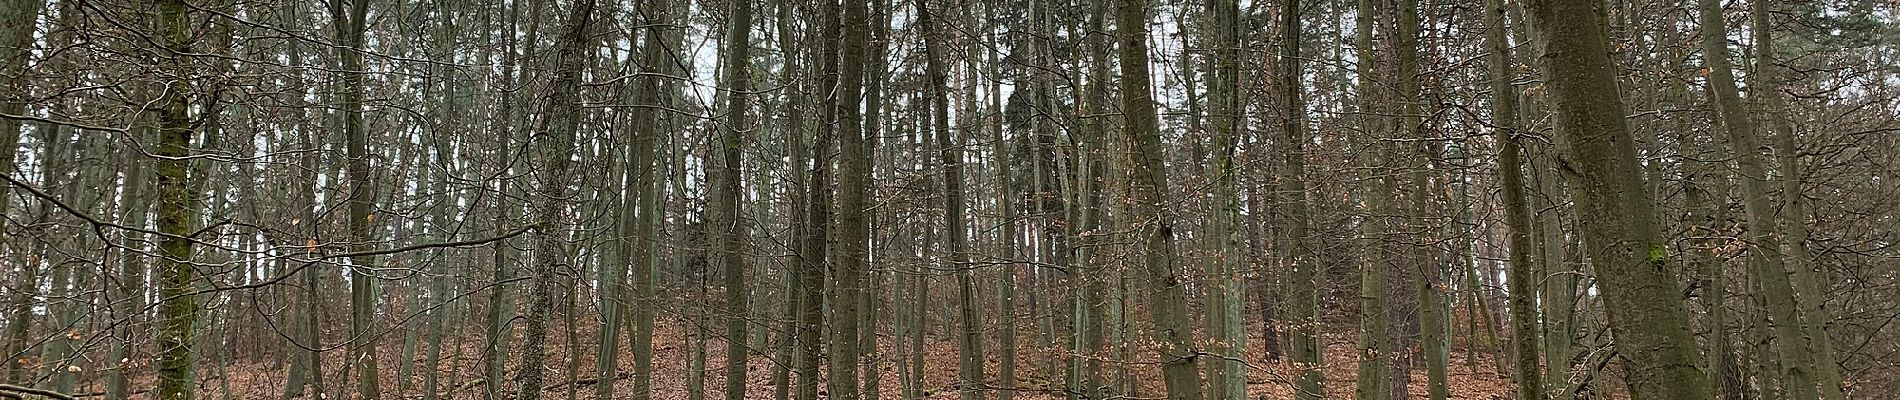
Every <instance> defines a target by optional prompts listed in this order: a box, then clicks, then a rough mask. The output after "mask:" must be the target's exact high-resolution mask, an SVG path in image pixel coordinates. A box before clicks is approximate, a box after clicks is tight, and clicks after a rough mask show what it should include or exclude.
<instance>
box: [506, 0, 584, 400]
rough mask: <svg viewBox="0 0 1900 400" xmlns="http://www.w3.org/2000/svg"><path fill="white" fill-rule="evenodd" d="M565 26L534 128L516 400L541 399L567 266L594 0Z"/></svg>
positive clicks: (577, 5)
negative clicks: (535, 177) (534, 176)
mask: <svg viewBox="0 0 1900 400" xmlns="http://www.w3.org/2000/svg"><path fill="white" fill-rule="evenodd" d="M569 12H570V13H571V14H569V16H568V20H567V29H566V31H565V32H563V34H562V36H561V39H560V40H561V44H560V46H561V47H560V50H559V52H558V54H556V55H555V58H554V60H553V65H554V69H553V71H552V74H553V75H552V76H551V77H550V79H549V81H548V86H547V93H546V94H545V95H543V98H542V99H541V100H540V101H539V102H538V103H539V107H540V108H541V109H540V110H538V113H539V114H540V117H539V118H538V119H539V122H538V123H537V124H536V129H535V130H534V131H535V132H536V133H537V134H538V135H537V136H542V137H541V138H540V141H541V149H539V150H540V151H539V152H538V153H539V154H538V155H539V157H538V158H540V162H541V163H542V168H543V173H542V174H541V175H540V176H539V180H540V182H539V183H540V186H541V187H540V192H541V193H540V195H541V198H542V204H540V205H539V207H538V209H537V210H536V213H537V215H536V216H535V220H536V224H537V225H538V226H536V227H535V230H534V231H535V237H536V239H537V243H536V244H535V251H534V252H535V254H534V259H535V270H534V276H533V281H534V286H533V293H532V294H531V295H530V297H529V301H531V303H529V305H528V319H527V326H526V330H525V332H524V333H523V335H524V338H523V343H522V354H521V365H522V366H523V367H522V368H521V372H520V374H519V377H518V378H517V380H518V382H519V383H520V387H519V388H518V390H519V394H517V395H516V398H517V399H519V400H536V399H540V398H541V380H542V378H541V375H542V372H541V371H542V370H543V368H542V365H543V362H544V361H546V344H547V319H548V314H550V313H552V312H553V309H554V296H555V293H554V290H555V285H556V283H557V282H556V281H555V280H556V279H557V277H558V276H559V275H557V271H558V270H559V269H560V268H562V266H563V265H564V264H566V263H567V262H568V261H567V256H566V251H565V244H564V243H563V242H564V241H565V238H564V236H565V235H564V234H563V232H564V231H565V230H566V229H565V228H566V224H565V223H563V222H562V218H561V215H562V214H563V213H564V211H565V210H566V209H567V201H568V200H566V199H567V197H568V196H567V193H568V188H567V186H568V181H567V179H568V176H567V170H568V164H569V162H568V159H569V158H570V157H571V156H572V154H573V153H574V135H575V131H576V130H578V129H579V127H580V122H581V115H580V110H581V109H580V101H581V100H580V97H579V94H578V93H577V92H578V91H579V89H580V75H581V68H582V67H583V66H584V65H586V63H587V60H586V57H587V54H588V52H587V51H586V48H587V46H589V45H590V44H592V43H593V42H592V40H591V39H589V38H590V36H589V35H588V24H589V23H590V22H591V21H592V19H593V14H594V1H593V0H579V1H577V2H575V4H574V5H573V8H572V9H571V10H570V11H569Z"/></svg>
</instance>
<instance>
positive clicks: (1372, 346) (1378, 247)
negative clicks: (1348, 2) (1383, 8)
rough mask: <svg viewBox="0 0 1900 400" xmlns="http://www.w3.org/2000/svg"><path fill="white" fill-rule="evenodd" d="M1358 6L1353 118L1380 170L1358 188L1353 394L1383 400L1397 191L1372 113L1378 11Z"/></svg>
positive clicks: (1369, 0)
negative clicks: (1361, 202) (1361, 201)
mask: <svg viewBox="0 0 1900 400" xmlns="http://www.w3.org/2000/svg"><path fill="white" fill-rule="evenodd" d="M1358 6H1359V10H1358V12H1357V13H1355V14H1356V15H1355V17H1354V18H1353V22H1354V24H1355V25H1354V28H1353V42H1354V47H1355V53H1354V55H1355V58H1356V59H1358V60H1362V61H1361V62H1359V63H1358V73H1359V82H1360V83H1359V85H1358V89H1357V92H1356V93H1354V95H1355V96H1357V97H1358V100H1359V104H1358V108H1359V112H1360V113H1361V115H1360V116H1359V117H1358V118H1357V119H1358V121H1359V125H1360V126H1359V129H1360V131H1361V134H1362V135H1365V136H1366V138H1365V139H1362V141H1363V142H1364V143H1366V146H1367V147H1366V148H1364V149H1361V150H1360V153H1359V154H1360V156H1359V157H1361V158H1362V160H1361V161H1360V165H1361V166H1363V167H1365V168H1368V169H1369V170H1372V171H1382V172H1380V173H1377V174H1375V177H1373V178H1371V179H1368V182H1366V183H1365V184H1364V185H1363V186H1364V188H1363V189H1362V193H1363V194H1362V196H1364V198H1365V202H1366V207H1365V212H1367V213H1369V214H1370V215H1368V216H1367V217H1366V219H1365V221H1364V222H1362V224H1363V225H1362V228H1360V229H1361V231H1362V234H1363V235H1364V236H1365V238H1364V240H1362V243H1363V246H1365V247H1364V250H1363V251H1361V253H1362V255H1361V257H1363V258H1364V259H1363V260H1360V267H1359V342H1358V347H1359V360H1358V361H1359V365H1358V375H1357V376H1356V377H1355V378H1354V381H1355V383H1356V384H1357V387H1356V388H1355V389H1354V395H1355V396H1356V398H1357V399H1359V400H1384V399H1388V398H1391V397H1392V394H1391V393H1388V391H1389V390H1390V388H1391V386H1390V385H1387V380H1388V374H1390V373H1391V371H1390V368H1391V363H1392V355H1393V351H1392V349H1391V346H1389V345H1388V344H1387V343H1388V339H1389V338H1390V337H1391V333H1390V327H1389V326H1388V319H1387V318H1386V314H1387V312H1388V310H1387V303H1388V301H1387V298H1386V293H1387V291H1388V288H1387V286H1386V280H1387V276H1386V275H1387V274H1389V273H1390V272H1389V271H1390V270H1391V267H1390V266H1389V265H1387V263H1388V262H1389V260H1390V257H1391V255H1390V254H1389V253H1390V250H1391V248H1390V247H1391V245H1390V244H1389V243H1388V241H1387V235H1390V234H1391V230H1392V229H1391V227H1390V226H1389V225H1390V222H1389V219H1390V216H1391V215H1392V213H1393V210H1392V203H1393V202H1394V201H1395V199H1393V193H1395V188H1394V186H1393V184H1392V182H1391V178H1388V177H1386V176H1385V175H1387V174H1386V173H1384V172H1383V171H1385V168H1386V160H1385V159H1386V158H1387V157H1388V156H1389V153H1390V151H1389V150H1388V149H1387V147H1388V146H1389V145H1388V144H1386V143H1384V142H1383V141H1381V140H1379V139H1378V138H1377V137H1376V136H1374V135H1377V133H1378V132H1385V131H1387V129H1386V128H1387V127H1386V123H1387V121H1388V120H1389V119H1388V118H1385V117H1382V116H1375V115H1374V114H1373V113H1375V112H1377V111H1376V110H1378V109H1379V107H1382V105H1381V104H1380V101H1379V99H1380V98H1381V97H1382V96H1383V95H1384V93H1383V92H1382V91H1383V89H1381V86H1382V85H1381V84H1380V83H1377V82H1379V81H1378V79H1379V78H1378V77H1377V76H1376V72H1375V71H1376V70H1377V69H1378V66H1377V65H1378V60H1380V56H1379V55H1378V53H1377V51H1376V50H1374V49H1373V41H1372V39H1373V35H1374V32H1373V30H1374V29H1376V28H1375V26H1376V25H1375V24H1374V22H1373V20H1374V19H1375V18H1377V15H1378V13H1379V11H1378V7H1377V6H1376V3H1375V2H1374V1H1373V0H1359V1H1358ZM1296 140H1299V139H1296Z"/></svg>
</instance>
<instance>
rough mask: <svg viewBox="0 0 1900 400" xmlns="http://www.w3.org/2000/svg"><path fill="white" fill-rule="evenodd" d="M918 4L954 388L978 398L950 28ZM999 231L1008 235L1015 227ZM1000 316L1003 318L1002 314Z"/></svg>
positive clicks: (975, 321) (979, 373)
mask: <svg viewBox="0 0 1900 400" xmlns="http://www.w3.org/2000/svg"><path fill="white" fill-rule="evenodd" d="M919 4H920V5H922V7H924V10H925V11H924V12H922V13H921V14H920V15H919V16H918V22H917V24H918V27H919V29H922V30H923V32H924V46H925V47H926V49H925V51H926V53H927V55H926V56H925V57H926V61H925V62H926V64H927V67H926V68H928V69H929V70H930V72H929V74H928V75H929V76H930V80H931V81H932V82H931V84H930V88H931V92H930V94H929V96H930V99H929V102H928V104H929V105H930V109H929V113H930V116H929V118H930V119H931V122H930V124H929V125H930V126H932V127H934V128H935V134H936V141H937V149H938V152H939V153H938V154H939V160H941V162H942V164H943V165H942V168H943V171H944V173H943V185H944V186H943V194H944V203H943V211H944V214H943V216H944V234H945V237H946V243H945V248H944V255H945V256H946V257H947V258H948V259H947V260H945V262H944V265H946V266H947V267H949V268H952V269H953V270H954V271H955V275H956V280H957V310H958V315H959V323H960V325H959V326H960V327H961V331H960V333H959V336H958V337H959V339H958V342H957V371H958V373H957V376H958V378H959V381H958V383H957V388H958V390H959V392H960V393H961V396H962V398H963V399H964V400H973V399H981V398H983V397H984V394H983V393H984V388H985V386H987V385H988V384H987V383H986V382H984V379H983V378H984V373H983V364H984V361H983V360H984V353H983V336H982V335H983V333H982V332H983V331H982V326H983V321H982V320H981V319H980V317H979V316H978V314H977V312H976V311H977V306H976V282H975V280H974V278H973V277H971V273H970V266H969V255H968V253H967V251H968V249H969V243H968V239H967V238H966V236H967V234H966V233H965V232H966V231H965V229H964V224H963V222H964V221H963V219H964V218H963V191H964V189H963V145H962V142H961V140H960V139H959V137H958V134H959V132H957V131H956V130H953V129H952V128H951V126H950V98H949V95H948V94H947V93H946V89H947V88H948V85H949V84H948V82H945V76H946V75H947V74H948V71H947V69H948V68H947V67H946V66H945V65H944V64H945V61H944V54H943V53H944V51H945V50H946V49H944V44H943V43H942V42H943V41H944V39H945V38H944V36H948V35H949V34H950V31H949V30H947V29H943V28H938V27H937V26H936V14H937V11H933V10H931V9H930V8H929V5H928V4H929V2H927V1H926V2H920V3H919ZM1003 234H1005V235H1014V234H1015V232H1013V231H1012V232H1003ZM1003 273H1004V274H1010V275H1013V274H1015V271H1013V270H1005V271H1004V272H1003ZM1005 279H1008V278H1005ZM1004 317H1007V316H1004ZM1003 321H1004V323H1009V320H1008V319H1004V320H1003ZM920 350H921V349H920Z"/></svg>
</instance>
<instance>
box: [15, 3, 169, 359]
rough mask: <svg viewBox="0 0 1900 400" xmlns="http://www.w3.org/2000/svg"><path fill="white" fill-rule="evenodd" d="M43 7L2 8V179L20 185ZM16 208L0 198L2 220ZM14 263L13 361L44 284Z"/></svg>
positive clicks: (25, 341) (21, 351) (24, 343)
mask: <svg viewBox="0 0 1900 400" xmlns="http://www.w3.org/2000/svg"><path fill="white" fill-rule="evenodd" d="M43 3H44V1H43V0H25V1H20V2H16V3H14V4H10V5H8V6H7V7H0V41H4V42H0V77H4V78H0V174H6V176H8V177H10V178H14V179H19V176H18V173H19V171H20V169H19V166H18V165H17V164H16V158H18V155H19V154H18V153H19V148H20V128H21V123H20V121H21V120H20V119H16V118H14V117H15V116H25V115H26V113H27V108H26V106H27V102H28V101H29V100H30V99H31V97H32V93H31V89H30V88H29V87H28V83H29V82H28V80H27V78H26V70H27V62H28V61H29V59H30V58H31V56H32V49H33V38H34V27H35V26H37V25H38V24H35V23H34V21H37V20H38V19H39V15H40V9H41V8H42V7H44V4H43ZM180 18H182V17H180ZM0 189H4V191H0V193H6V194H11V193H13V184H12V183H10V182H0ZM12 204H13V196H11V195H7V196H0V218H4V217H6V215H7V212H8V211H10V210H11V208H12V207H11V206H12ZM0 229H6V227H3V226H0ZM7 233H9V234H6V235H0V252H5V253H0V257H9V256H11V254H7V253H11V252H13V249H14V248H17V247H18V245H17V244H15V243H12V241H13V239H14V238H15V236H14V235H12V234H10V233H11V232H7ZM8 261H9V262H8V264H14V265H17V267H18V268H19V270H18V272H17V274H18V275H11V276H14V277H15V278H13V279H9V281H12V284H13V285H14V286H13V287H12V288H10V290H9V292H11V293H12V294H13V298H12V299H9V300H10V301H8V302H7V305H8V315H7V334H6V340H5V344H0V357H5V359H6V360H13V359H16V358H18V357H19V356H23V355H25V354H26V353H27V351H28V350H29V348H30V346H31V343H32V341H31V339H30V338H29V334H30V333H31V331H32V324H33V322H32V317H33V315H32V312H33V308H32V301H33V298H32V295H30V294H29V293H34V292H38V291H39V290H38V289H37V288H38V286H39V279H37V278H38V276H37V275H38V274H37V273H36V271H35V269H36V268H35V267H34V266H32V265H30V264H31V263H25V262H12V261H13V259H8ZM0 272H8V271H6V267H0ZM9 273H10V274H12V273H11V272H9ZM5 364H6V366H4V367H0V370H4V372H5V373H4V374H0V378H4V379H5V380H7V381H8V382H25V381H26V373H27V371H26V368H25V367H26V365H25V364H24V363H17V362H7V363H5Z"/></svg>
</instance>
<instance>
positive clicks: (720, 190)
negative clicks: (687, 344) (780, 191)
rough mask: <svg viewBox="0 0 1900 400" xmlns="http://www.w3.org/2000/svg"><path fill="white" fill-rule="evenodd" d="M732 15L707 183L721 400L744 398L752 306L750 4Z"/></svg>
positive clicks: (737, 2) (736, 6) (745, 0)
mask: <svg viewBox="0 0 1900 400" xmlns="http://www.w3.org/2000/svg"><path fill="white" fill-rule="evenodd" d="M731 7H732V9H731V13H730V14H729V15H728V18H727V20H726V25H727V26H726V38H725V46H726V50H725V53H726V54H725V57H724V58H725V63H726V65H725V67H724V69H725V73H726V78H725V87H726V90H727V91H728V92H729V94H727V95H726V101H727V103H726V110H725V114H726V121H725V129H724V131H723V132H721V133H723V135H720V136H721V137H720V142H719V145H718V149H719V153H720V157H719V164H718V166H717V167H715V168H712V169H711V170H710V173H711V174H713V176H712V177H711V181H712V182H713V183H714V186H713V191H714V193H713V196H712V198H711V199H710V200H711V201H712V202H713V203H712V207H713V210H712V211H713V213H714V214H713V215H714V216H715V218H717V219H714V220H711V221H708V222H709V223H711V226H712V229H714V230H715V232H716V233H717V234H718V235H719V237H718V240H719V241H720V243H719V254H718V258H717V259H716V260H718V262H719V263H720V264H721V265H722V266H723V269H724V273H725V275H726V285H725V286H726V287H725V291H726V318H727V320H726V400H743V399H745V394H746V390H745V389H746V386H747V384H748V382H747V381H746V370H747V365H746V361H747V359H749V358H750V357H747V355H748V354H750V351H748V350H747V346H746V328H748V327H749V326H750V324H751V322H750V321H747V320H746V316H748V315H750V309H751V305H750V304H749V303H748V301H747V300H748V299H747V298H746V295H747V294H748V291H750V290H751V287H750V285H749V284H748V283H747V282H748V280H747V277H746V270H747V266H746V257H748V256H747V254H746V248H745V246H746V243H745V237H746V235H747V229H748V228H747V227H746V224H745V223H744V220H745V218H743V216H744V215H745V212H744V209H743V208H741V207H743V204H742V203H743V202H741V201H739V199H740V198H741V197H744V196H745V187H744V183H743V182H744V179H745V178H744V176H745V175H744V169H743V167H742V164H743V163H744V161H743V160H744V157H745V146H746V138H745V133H746V132H747V131H750V129H748V128H747V124H749V122H747V120H746V113H747V107H748V106H750V105H751V104H752V103H751V101H750V96H748V93H751V91H752V74H751V72H750V71H751V70H752V68H751V66H752V56H751V54H752V43H751V39H752V35H751V33H752V1H751V0H733V1H732V2H731Z"/></svg>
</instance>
